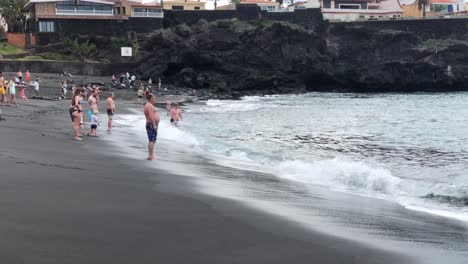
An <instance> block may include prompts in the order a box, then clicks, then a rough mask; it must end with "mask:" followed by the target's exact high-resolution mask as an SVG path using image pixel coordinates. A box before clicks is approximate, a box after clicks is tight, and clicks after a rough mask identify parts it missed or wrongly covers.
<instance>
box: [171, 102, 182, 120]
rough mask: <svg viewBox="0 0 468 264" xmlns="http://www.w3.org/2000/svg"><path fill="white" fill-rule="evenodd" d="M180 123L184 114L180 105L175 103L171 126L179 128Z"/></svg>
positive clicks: (172, 110)
mask: <svg viewBox="0 0 468 264" xmlns="http://www.w3.org/2000/svg"><path fill="white" fill-rule="evenodd" d="M179 121H182V112H181V111H180V108H179V104H177V103H175V104H174V107H173V108H172V109H171V124H173V125H175V126H177V125H178V123H179Z"/></svg>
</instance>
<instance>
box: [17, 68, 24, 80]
mask: <svg viewBox="0 0 468 264" xmlns="http://www.w3.org/2000/svg"><path fill="white" fill-rule="evenodd" d="M16 77H18V79H19V81H20V82H22V81H23V72H22V71H21V69H20V70H19V71H18V72H17V73H16Z"/></svg>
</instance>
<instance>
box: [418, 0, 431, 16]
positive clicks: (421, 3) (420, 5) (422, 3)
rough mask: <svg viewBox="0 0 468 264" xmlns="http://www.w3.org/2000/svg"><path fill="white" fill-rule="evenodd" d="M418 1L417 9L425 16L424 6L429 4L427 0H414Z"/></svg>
mask: <svg viewBox="0 0 468 264" xmlns="http://www.w3.org/2000/svg"><path fill="white" fill-rule="evenodd" d="M416 1H417V3H418V10H419V11H421V9H422V11H423V17H426V6H427V5H428V4H429V0H416Z"/></svg>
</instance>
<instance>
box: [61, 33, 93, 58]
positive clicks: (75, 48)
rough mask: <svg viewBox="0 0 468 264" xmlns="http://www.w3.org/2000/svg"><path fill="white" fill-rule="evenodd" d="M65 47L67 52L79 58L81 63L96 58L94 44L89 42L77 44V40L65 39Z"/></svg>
mask: <svg viewBox="0 0 468 264" xmlns="http://www.w3.org/2000/svg"><path fill="white" fill-rule="evenodd" d="M64 43H65V46H66V48H67V50H68V51H69V52H71V53H72V54H74V55H75V56H77V57H79V58H80V60H81V61H83V62H89V61H92V60H93V59H95V58H96V57H97V56H98V54H99V53H98V51H97V48H96V44H94V43H91V42H90V41H89V40H87V41H85V42H79V41H78V40H77V39H75V40H72V39H71V38H65V40H64Z"/></svg>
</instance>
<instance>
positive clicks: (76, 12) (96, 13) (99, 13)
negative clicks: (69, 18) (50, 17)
mask: <svg viewBox="0 0 468 264" xmlns="http://www.w3.org/2000/svg"><path fill="white" fill-rule="evenodd" d="M55 14H57V15H90V16H112V15H114V12H113V11H112V10H96V9H93V10H79V9H76V8H75V9H57V10H56V11H55Z"/></svg>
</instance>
